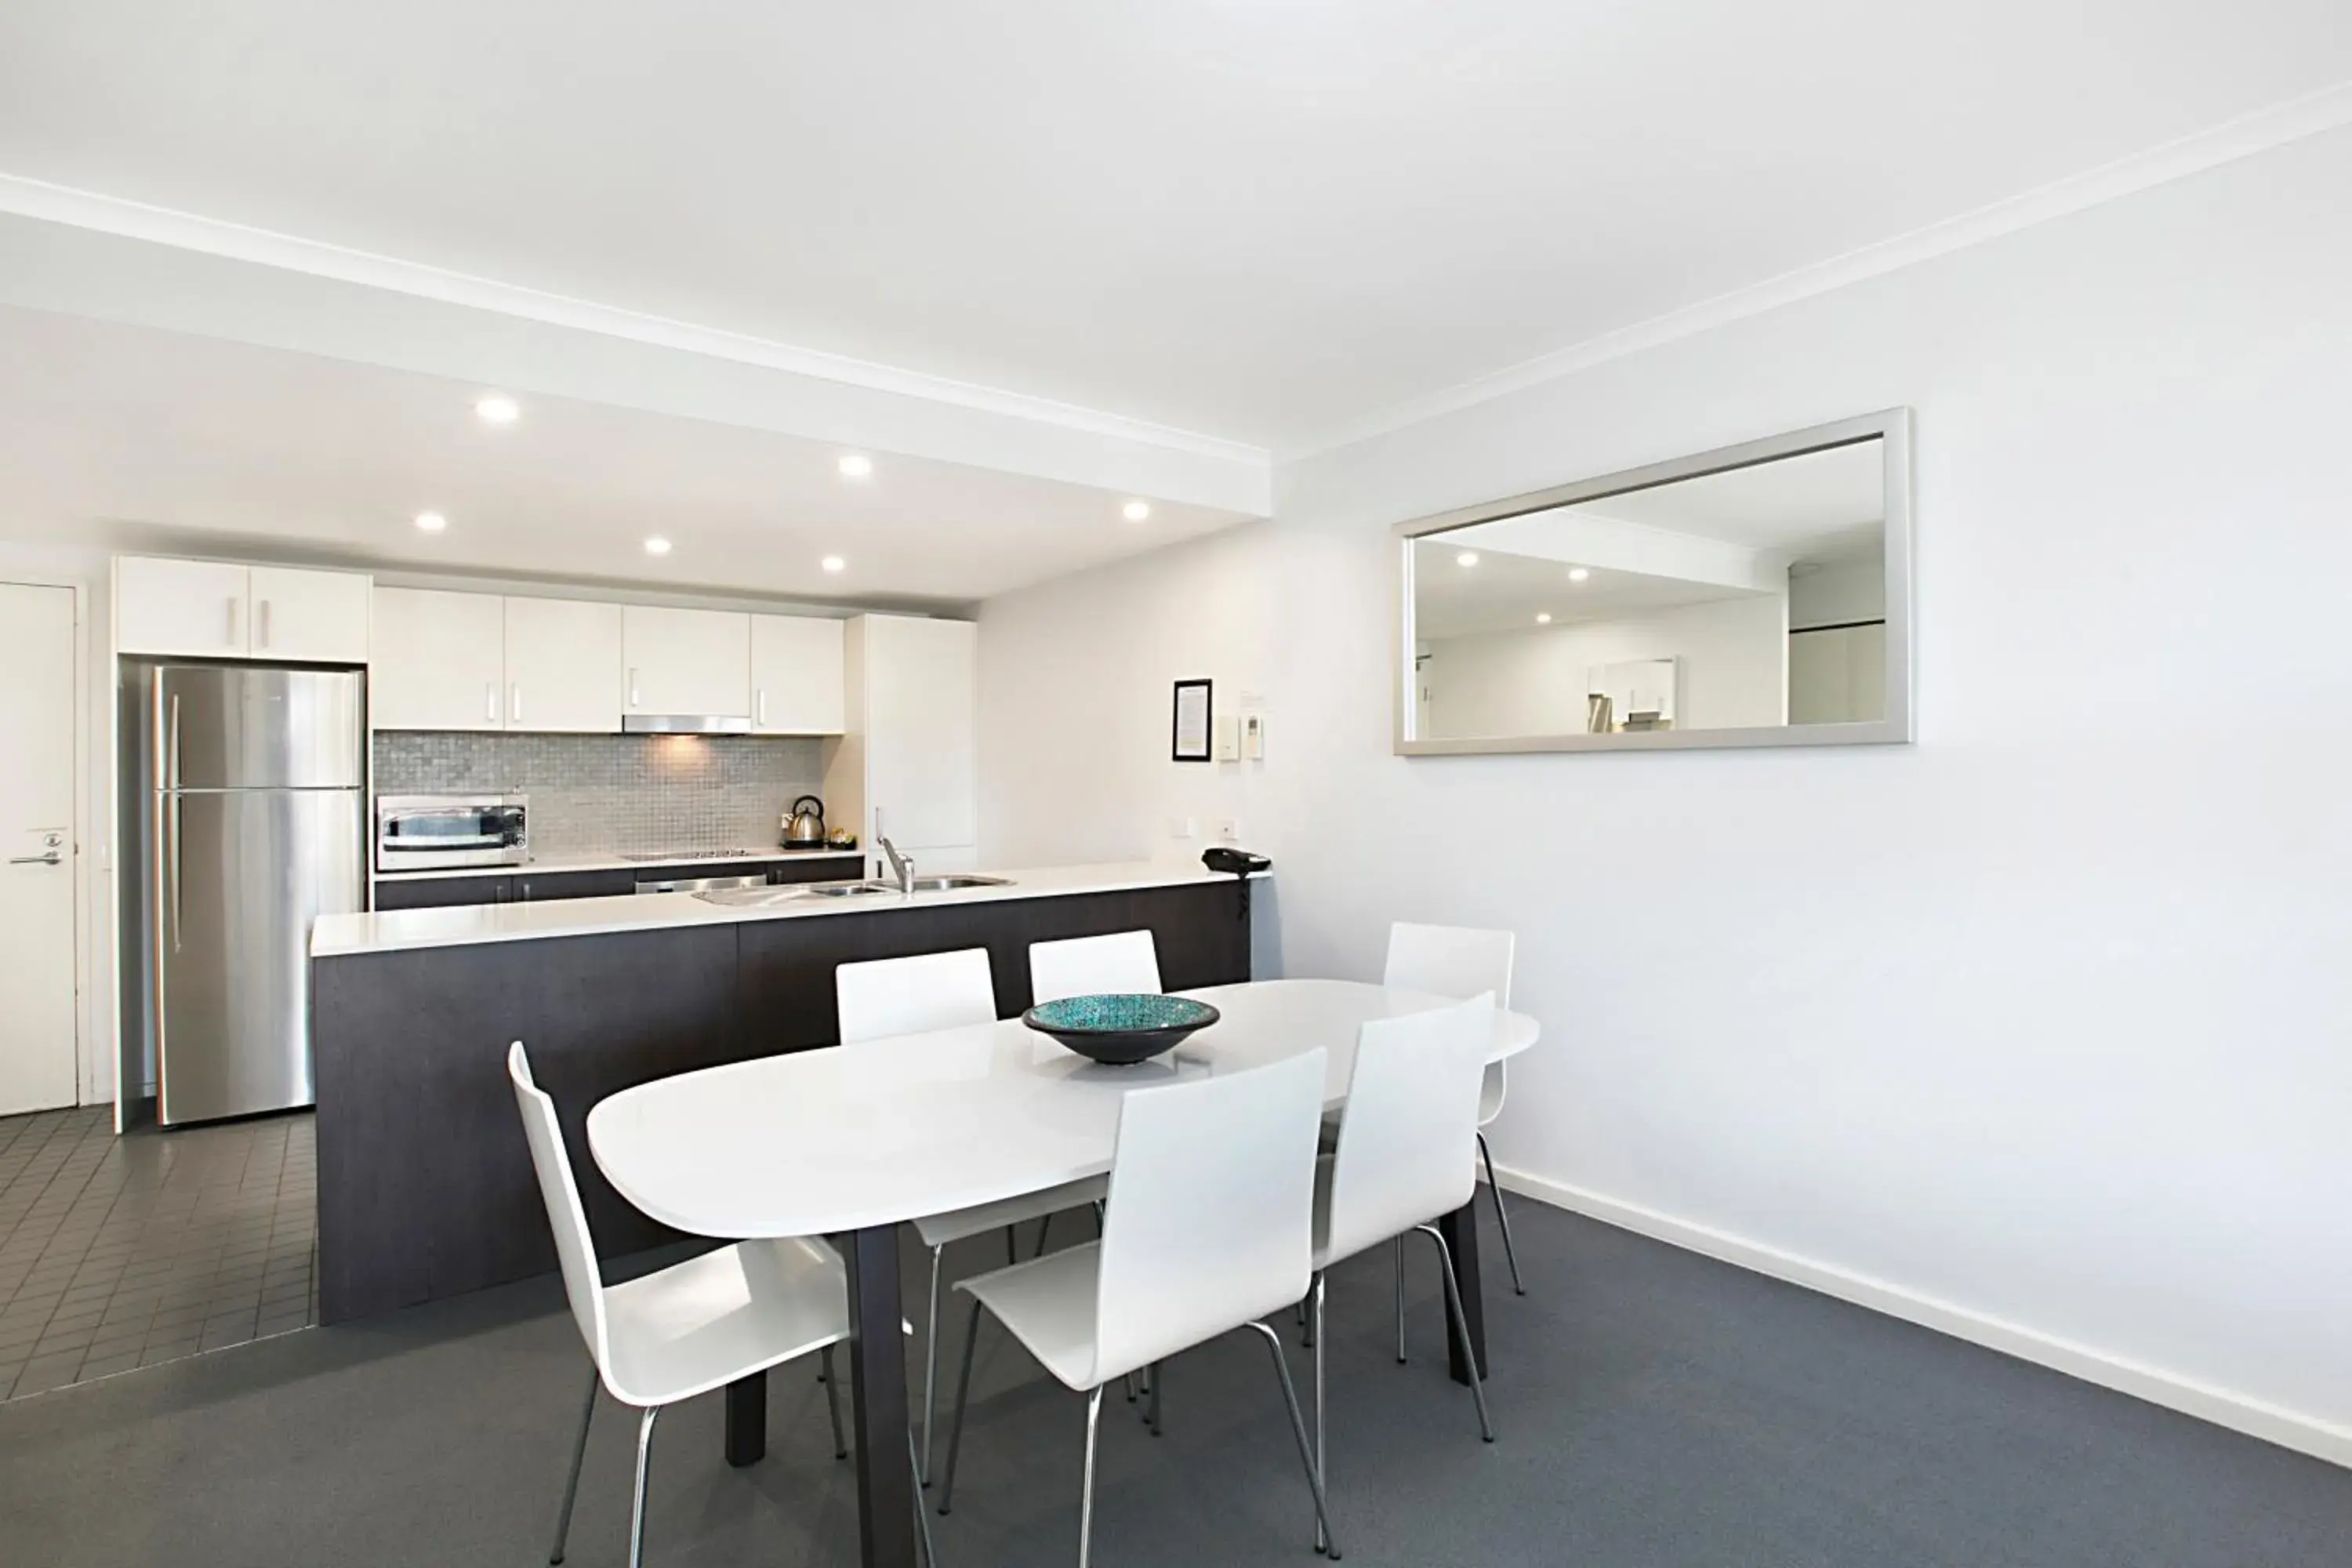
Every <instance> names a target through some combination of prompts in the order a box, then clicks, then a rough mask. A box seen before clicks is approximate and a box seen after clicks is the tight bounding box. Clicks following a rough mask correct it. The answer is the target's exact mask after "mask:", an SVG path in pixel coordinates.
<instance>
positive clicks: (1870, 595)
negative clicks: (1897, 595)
mask: <svg viewBox="0 0 2352 1568" xmlns="http://www.w3.org/2000/svg"><path fill="white" fill-rule="evenodd" d="M1885 614H1886V563H1885V561H1884V560H1882V559H1880V558H1879V557H1877V556H1872V557H1871V558H1870V559H1869V560H1867V561H1834V562H1832V563H1830V564H1828V565H1826V566H1822V567H1820V568H1817V569H1815V570H1813V571H1810V572H1791V573H1790V574H1789V625H1790V626H1839V625H1843V624H1845V623H1848V622H1853V621H1874V620H1877V619H1879V618H1881V617H1882V616H1885Z"/></svg>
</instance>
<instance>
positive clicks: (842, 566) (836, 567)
mask: <svg viewBox="0 0 2352 1568" xmlns="http://www.w3.org/2000/svg"><path fill="white" fill-rule="evenodd" d="M817 564H818V565H820V566H822V567H824V569H825V570H826V571H828V572H846V571H848V570H849V563H848V562H846V561H844V560H843V559H842V558H841V557H840V556H838V555H828V556H826V557H825V558H824V560H822V561H820V562H818V563H817Z"/></svg>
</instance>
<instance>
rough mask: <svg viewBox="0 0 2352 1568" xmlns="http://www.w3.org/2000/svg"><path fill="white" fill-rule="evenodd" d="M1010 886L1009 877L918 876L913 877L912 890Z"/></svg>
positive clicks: (937, 891) (1011, 880) (927, 890)
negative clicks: (913, 886)
mask: <svg viewBox="0 0 2352 1568" xmlns="http://www.w3.org/2000/svg"><path fill="white" fill-rule="evenodd" d="M1011 886H1013V879H1012V878H1010V877H918V878H916V879H915V889H914V890H915V891H916V892H919V893H945V892H950V891H952V890H953V889H957V888H1009V887H1011Z"/></svg>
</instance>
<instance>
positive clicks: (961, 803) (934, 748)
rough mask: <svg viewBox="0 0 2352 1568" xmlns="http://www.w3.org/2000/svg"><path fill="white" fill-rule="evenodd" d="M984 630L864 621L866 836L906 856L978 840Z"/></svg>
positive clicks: (958, 624) (967, 625)
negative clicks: (978, 712) (978, 660)
mask: <svg viewBox="0 0 2352 1568" xmlns="http://www.w3.org/2000/svg"><path fill="white" fill-rule="evenodd" d="M979 629H980V628H979V627H977V626H974V625H973V624H972V623H971V622H970V621H934V620H919V619H914V618H911V617H908V616H867V617H866V779H867V781H868V791H869V798H870V801H871V807H872V814H873V815H872V819H871V820H870V822H869V823H868V825H867V829H868V832H869V833H870V834H871V835H872V836H874V837H877V838H878V837H881V836H883V835H885V834H887V835H888V836H889V837H890V840H891V841H892V842H893V843H895V844H897V845H898V847H900V848H903V849H912V848H916V847H925V848H938V847H942V846H955V845H963V846H970V845H972V844H975V843H977V842H978V841H979V837H980V820H979V819H980V808H979V793H980V792H979V784H978V775H977V770H976V766H975V763H974V757H973V749H974V742H975V740H976V738H977V730H978V727H977V725H976V723H975V721H974V711H973V710H974V707H975V705H976V701H977V692H976V689H975V685H974V681H975V676H976V667H975V660H974V654H975V652H976V649H977V647H978V643H977V633H978V631H979ZM932 859H933V860H934V861H935V862H936V861H937V860H938V857H937V856H934V857H932Z"/></svg>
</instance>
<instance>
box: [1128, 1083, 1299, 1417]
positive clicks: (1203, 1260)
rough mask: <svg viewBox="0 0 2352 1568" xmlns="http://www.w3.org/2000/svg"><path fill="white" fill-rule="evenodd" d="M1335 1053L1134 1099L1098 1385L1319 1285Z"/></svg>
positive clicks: (1131, 1095) (1136, 1092) (1140, 1093)
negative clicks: (1315, 1273) (1318, 1215)
mask: <svg viewBox="0 0 2352 1568" xmlns="http://www.w3.org/2000/svg"><path fill="white" fill-rule="evenodd" d="M1329 1054H1330V1053H1328V1051H1323V1050H1319V1049H1318V1050H1312V1051H1307V1052H1305V1053H1303V1054H1301V1055H1298V1056H1295V1057H1286V1058H1284V1059H1282V1060H1281V1061H1278V1062H1273V1063H1270V1064H1268V1065H1267V1066H1265V1067H1261V1068H1250V1069H1248V1070H1247V1071H1244V1072H1236V1073H1228V1074H1220V1075H1219V1076H1217V1077H1213V1078H1202V1079H1192V1080H1191V1081H1189V1082H1180V1083H1174V1084H1170V1085H1168V1086H1167V1087H1165V1088H1161V1089H1131V1090H1129V1092H1128V1093H1127V1094H1126V1096H1124V1097H1123V1098H1122V1100H1120V1102H1119V1112H1118V1142H1117V1144H1116V1146H1115V1148H1114V1150H1113V1152H1112V1155H1111V1168H1110V1195H1109V1197H1108V1201H1107V1202H1106V1203H1105V1205H1104V1209H1103V1231H1102V1242H1101V1247H1102V1257H1101V1268H1100V1274H1099V1276H1098V1279H1097V1286H1096V1289H1097V1298H1096V1316H1095V1323H1096V1331H1095V1375H1094V1382H1095V1383H1096V1384H1101V1383H1105V1382H1108V1380H1109V1379H1111V1378H1114V1377H1119V1376H1122V1375H1124V1374H1125V1373H1130V1372H1133V1371H1134V1370H1135V1369H1137V1368H1138V1367H1140V1366H1146V1365H1149V1364H1150V1363H1152V1362H1155V1361H1158V1360H1160V1358H1162V1357H1164V1356H1170V1355H1173V1354H1175V1353H1176V1352H1178V1351H1181V1350H1183V1349H1185V1348H1187V1347H1189V1346H1192V1345H1196V1344H1199V1343H1200V1342H1202V1341H1203V1340H1207V1339H1211V1338H1213V1337H1214V1336H1216V1335H1218V1334H1222V1333H1224V1332H1226V1331H1229V1330H1232V1329H1237V1328H1239V1327H1241V1326H1242V1325H1243V1324H1244V1323H1246V1322H1249V1321H1252V1320H1254V1319H1258V1318H1263V1317H1265V1316H1266V1315H1267V1314H1269V1313H1272V1312H1276V1311H1279V1310H1282V1309H1283V1308H1285V1307H1287V1306H1289V1305H1290V1304H1291V1303H1292V1302H1294V1301H1297V1300H1299V1299H1300V1298H1301V1297H1303V1296H1305V1295H1306V1294H1307V1280H1308V1279H1309V1277H1310V1275H1311V1273H1312V1269H1313V1264H1314V1226H1315V1144H1316V1139H1317V1135H1318V1131H1319V1130H1320V1128H1321V1126H1322V1121H1323V1079H1324V1074H1325V1073H1326V1072H1327V1071H1328V1057H1329Z"/></svg>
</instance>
